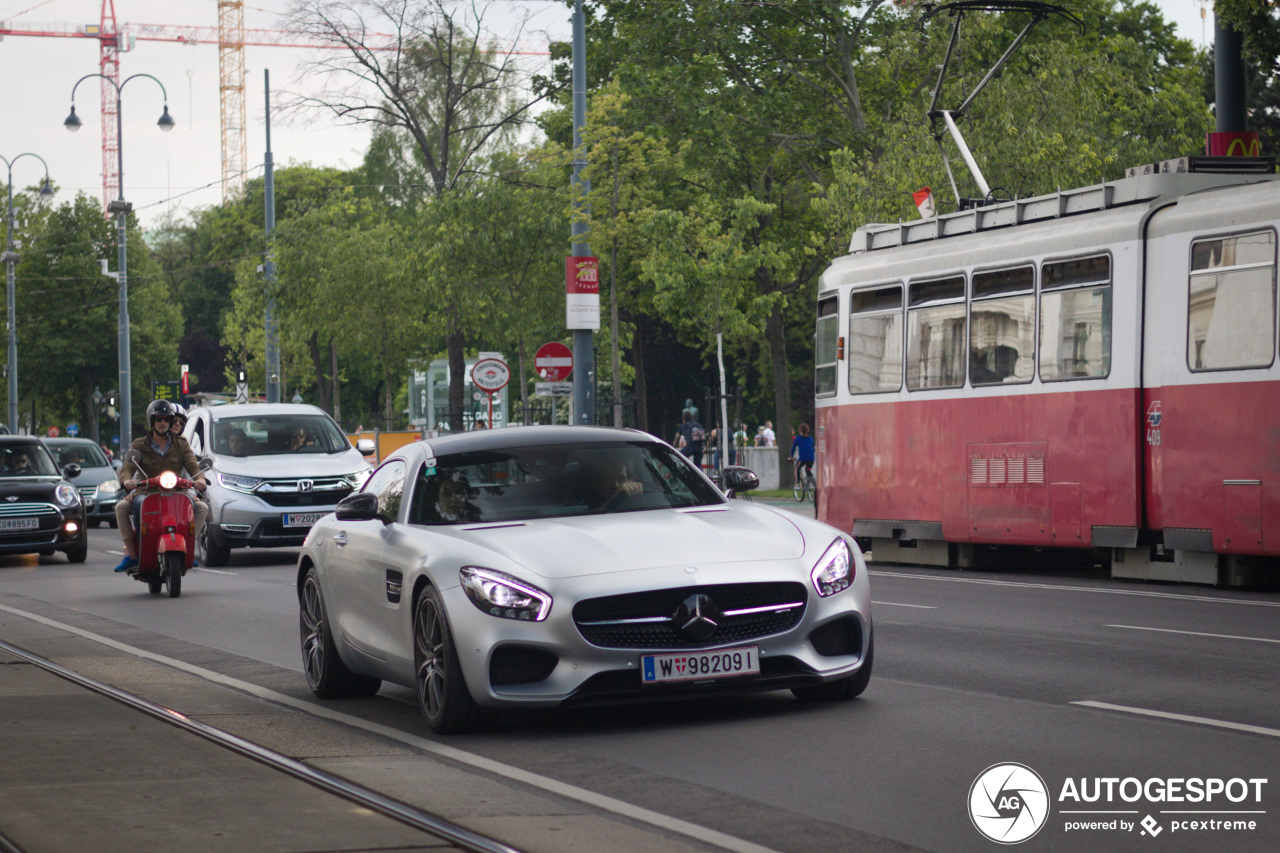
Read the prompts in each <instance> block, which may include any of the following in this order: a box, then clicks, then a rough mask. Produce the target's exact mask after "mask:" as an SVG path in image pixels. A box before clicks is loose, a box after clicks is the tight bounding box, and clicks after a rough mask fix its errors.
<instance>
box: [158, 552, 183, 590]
mask: <svg viewBox="0 0 1280 853" xmlns="http://www.w3.org/2000/svg"><path fill="white" fill-rule="evenodd" d="M184 556H185V555H184V554H183V553H182V552H181V551H165V552H164V556H163V557H162V560H163V564H162V568H163V571H162V572H161V574H162V575H163V576H164V582H165V583H166V584H168V585H169V597H170V598H177V597H178V596H180V595H182V561H183V558H184Z"/></svg>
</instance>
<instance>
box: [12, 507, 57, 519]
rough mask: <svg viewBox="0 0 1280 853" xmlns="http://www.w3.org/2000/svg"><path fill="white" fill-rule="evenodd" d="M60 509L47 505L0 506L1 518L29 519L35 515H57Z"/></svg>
mask: <svg viewBox="0 0 1280 853" xmlns="http://www.w3.org/2000/svg"><path fill="white" fill-rule="evenodd" d="M57 514H58V508H57V507H56V506H54V505H53V504H46V503H6V504H0V518H29V517H31V516H33V515H57Z"/></svg>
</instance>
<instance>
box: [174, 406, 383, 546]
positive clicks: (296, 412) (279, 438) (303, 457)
mask: <svg viewBox="0 0 1280 853" xmlns="http://www.w3.org/2000/svg"><path fill="white" fill-rule="evenodd" d="M189 414H190V417H189V420H188V422H187V428H186V430H185V431H184V432H183V435H184V436H185V437H186V439H187V440H188V441H189V442H191V449H192V450H193V451H195V454H196V456H197V457H200V458H203V457H209V458H210V459H212V460H213V469H212V470H211V471H209V472H208V475H207V477H208V479H209V489H208V491H207V492H206V493H205V495H206V500H208V501H209V521H208V523H207V524H205V526H204V533H203V534H202V535H201V537H200V541H199V542H197V543H196V544H197V548H198V553H199V559H201V560H202V561H203V563H202V565H206V566H225V565H226V564H227V561H228V559H230V557H231V549H233V548H280V547H296V546H298V545H301V544H302V540H303V539H305V538H306V536H307V532H308V531H309V530H310V529H311V525H312V524H314V523H315V522H316V520H317V519H319V518H320V517H321V516H323V515H327V514H328V513H330V512H333V508H334V506H335V505H336V504H337V503H338V501H340V500H342V499H343V498H344V497H346V496H347V495H349V494H351V493H352V492H353V491H356V490H357V489H359V488H360V487H361V486H362V485H364V481H365V480H366V479H368V477H369V474H370V473H371V472H372V470H373V469H372V468H371V467H370V466H369V463H367V462H366V461H365V459H364V454H371V453H373V442H371V441H368V440H367V439H365V440H361V441H360V442H358V445H359V449H356V448H354V447H352V446H351V442H350V441H349V440H348V439H347V437H346V435H345V434H343V432H342V430H341V429H339V427H338V425H337V424H336V423H334V422H333V419H332V418H330V417H329V415H328V414H326V413H325V412H324V411H323V410H322V409H318V408H316V407H315V406H308V405H301V404H294V403H278V404H269V405H261V404H249V405H232V406H214V407H211V408H199V409H192V410H191V412H190V413H189Z"/></svg>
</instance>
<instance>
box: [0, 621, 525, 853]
mask: <svg viewBox="0 0 1280 853" xmlns="http://www.w3.org/2000/svg"><path fill="white" fill-rule="evenodd" d="M0 651H4V652H7V653H8V654H10V655H13V656H14V657H17V658H19V659H21V660H24V661H26V662H27V663H30V664H32V665H33V666H37V667H39V668H40V669H43V670H44V671H46V672H48V673H50V674H52V675H55V676H57V677H59V678H62V679H64V680H66V681H69V682H71V683H72V684H76V685H78V686H80V687H83V688H85V689H87V690H90V691H92V692H94V693H96V694H98V695H100V696H104V697H106V698H108V699H111V700H113V701H116V702H119V703H120V704H122V705H126V706H128V707H130V708H133V709H135V710H137V711H141V712H142V713H144V714H147V715H148V716H150V717H153V718H155V719H157V720H160V721H162V722H165V723H168V724H169V725H171V726H174V727H176V728H178V729H181V730H183V731H186V732H189V733H191V734H194V735H197V736H199V737H201V738H203V739H205V740H207V741H209V742H211V743H213V744H215V745H217V746H220V747H222V748H224V749H227V750H229V751H231V752H234V753H236V754H238V755H241V756H243V757H245V758H248V759H250V760H252V761H256V762H258V763H260V764H263V765H266V766H267V767H270V768H272V769H273V770H276V771H278V772H281V773H284V774H286V775H288V776H291V777H293V778H294V779H297V780H299V781H302V782H305V783H307V784H309V785H312V786H313V787H316V788H319V789H320V790H322V791H325V792H327V793H329V794H333V795H334V796H337V797H341V798H342V799H344V800H347V801H349V802H352V803H355V804H357V805H360V806H363V807H365V808H367V809H369V810H371V811H374V812H377V813H378V814H381V815H383V816H385V817H388V818H391V819H392V820H395V821H398V822H400V823H402V824H405V825H406V826H409V827H412V828H414V829H417V830H420V831H422V832H425V833H430V834H432V835H436V836H438V837H440V838H443V839H445V840H447V841H449V842H451V843H453V844H456V845H457V846H458V847H460V848H462V849H463V850H468V851H473V853H523V851H521V850H520V849H519V848H516V847H512V846H510V845H508V844H505V843H503V842H501V841H495V840H494V839H492V838H488V837H486V836H483V835H480V834H478V833H476V832H472V831H471V830H469V829H466V828H464V827H461V826H458V825H456V824H453V823H450V822H448V821H446V820H442V819H440V818H438V817H435V816H434V815H430V814H427V813H426V812H424V811H421V810H419V809H415V808H413V807H412V806H409V805H406V804H405V803H402V802H400V801H398V800H394V799H391V798H390V797H387V796H385V795H383V794H380V793H378V792H377V791H373V790H370V789H369V788H366V787H364V786H362V785H357V784H355V783H353V782H350V781H348V780H346V779H343V778H341V777H339V776H335V775H333V774H331V773H326V772H324V771H323V770H319V769H317V768H315V767H311V766H310V765H307V764H304V763H303V762H301V761H297V760H296V759H293V758H290V757H289V756H287V755H282V754H281V753H278V752H275V751H274V750H271V749H267V748H266V747H264V746H261V745H259V744H256V743H253V742H251V741H248V740H246V739H244V738H242V737H239V736H237V735H234V734H231V733H230V732H227V731H223V730H222V729H219V728H217V727H215V726H210V725H208V724H207V723H203V722H200V721H199V720H193V719H191V718H190V717H188V716H186V715H185V714H182V713H180V712H178V711H175V710H173V709H171V708H166V707H164V706H163V705H159V704H157V703H155V702H152V701H150V700H148V699H144V698H143V697H141V696H138V695H136V694H133V693H130V692H128V691H126V690H121V689H120V688H118V687H114V686H112V685H110V684H105V683H103V682H101V681H98V680H97V679H94V678H91V677H89V676H87V675H84V674H83V673H79V672H76V671H75V670H72V669H68V668H67V667H65V666H62V665H61V664H58V663H55V662H54V661H51V660H48V659H47V658H43V657H41V656H39V655H36V654H33V653H32V652H29V651H27V650H26V649H23V648H20V647H18V646H15V645H13V644H11V643H8V642H5V641H4V640H0ZM0 853H23V850H22V848H21V847H18V846H17V845H16V844H14V843H13V842H12V841H10V840H9V839H7V838H6V837H5V836H4V835H3V834H2V833H0Z"/></svg>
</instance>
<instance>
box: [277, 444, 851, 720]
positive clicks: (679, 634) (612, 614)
mask: <svg viewBox="0 0 1280 853" xmlns="http://www.w3.org/2000/svg"><path fill="white" fill-rule="evenodd" d="M725 479H726V485H727V487H728V489H727V490H728V492H729V493H730V495H732V493H733V492H734V491H735V490H738V491H741V490H744V489H749V488H751V487H754V485H755V483H756V478H755V476H754V475H753V474H752V473H751V472H750V471H747V470H746V469H744V468H737V469H733V468H730V469H726V474H725ZM298 601H299V605H300V610H301V614H300V628H301V635H302V658H303V663H304V668H305V670H306V675H307V681H308V683H309V684H310V685H311V689H312V690H313V691H314V692H315V693H316V695H317V696H320V697H322V698H337V697H343V696H368V695H371V694H373V693H376V692H377V690H378V688H379V686H380V684H381V682H382V681H383V680H387V681H391V682H395V683H397V684H403V685H405V686H407V687H413V688H416V690H417V693H418V701H419V704H420V705H421V708H422V713H423V715H424V716H425V717H426V720H427V723H428V725H430V726H431V728H432V729H434V730H435V731H437V732H457V731H464V730H467V729H471V728H474V727H475V726H476V725H478V724H479V723H480V722H482V720H483V719H484V718H485V717H486V716H487V715H488V714H489V713H491V712H492V711H493V710H495V709H501V708H532V707H554V706H559V705H579V704H591V703H606V702H632V701H645V700H666V699H670V698H673V697H691V696H692V697H696V696H707V695H712V694H716V693H721V692H742V691H758V690H778V689H790V690H791V691H792V692H793V693H794V694H795V695H796V696H797V697H798V698H800V699H802V700H834V699H850V698H852V697H854V696H857V695H859V694H860V693H861V692H862V691H863V690H864V689H865V688H866V686H867V682H868V680H869V679H870V677H871V662H872V649H873V643H872V630H871V590H870V587H869V585H868V581H867V568H866V564H865V563H864V562H863V559H862V553H861V552H860V551H859V550H858V546H857V544H856V543H855V542H854V540H853V538H852V537H850V536H848V535H846V534H844V533H842V532H840V531H839V530H837V529H835V528H833V527H829V526H828V525H825V524H822V523H820V522H817V521H813V520H810V519H806V518H802V517H800V516H797V515H794V514H792V513H788V512H785V511H781V510H775V509H771V508H769V507H766V506H763V505H761V504H758V503H754V502H750V501H742V500H729V499H727V497H726V495H725V494H724V493H722V492H721V491H720V490H719V489H718V488H716V486H715V485H714V484H713V483H712V482H711V481H710V480H708V479H707V478H706V477H705V476H704V475H703V474H702V472H701V471H699V470H698V469H697V468H695V467H694V466H693V465H692V464H690V463H689V461H688V460H687V459H685V457H684V456H681V455H680V454H679V453H678V452H677V451H675V450H673V449H672V448H671V446H670V445H668V444H666V443H664V442H662V441H660V440H658V439H656V438H653V437H652V436H650V435H647V434H644V433H639V432H632V431H628V430H613V429H600V428H592V427H525V428H519V429H503V430H491V431H477V432H470V433H466V434H465V435H457V436H450V437H447V438H440V439H433V440H431V441H422V442H416V443H414V444H411V445H408V446H407V447H404V448H402V449H401V450H400V451H398V452H397V453H395V454H394V455H392V456H391V457H389V458H388V459H387V460H386V461H385V462H383V463H382V465H381V467H379V468H378V470H377V471H376V472H374V474H373V476H372V477H370V478H369V481H368V482H367V483H365V485H364V488H363V489H361V491H359V492H357V493H355V494H353V495H350V496H348V497H347V498H345V499H343V501H342V502H341V503H340V504H339V505H338V508H337V511H336V512H335V513H334V514H332V515H328V516H326V517H324V518H323V519H321V520H320V521H319V522H317V523H316V525H315V526H314V527H313V528H312V529H311V533H310V535H308V536H307V539H306V542H305V543H304V545H303V548H302V554H301V556H300V558H299V560H298Z"/></svg>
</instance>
